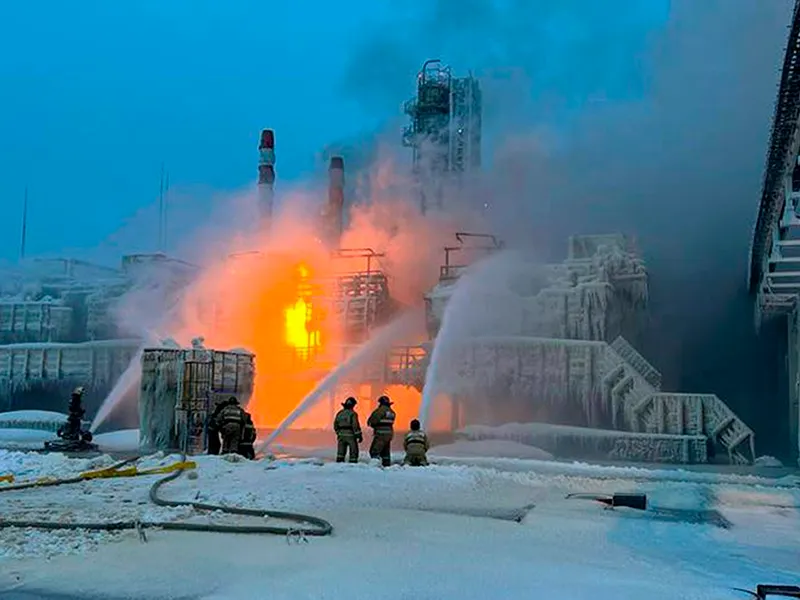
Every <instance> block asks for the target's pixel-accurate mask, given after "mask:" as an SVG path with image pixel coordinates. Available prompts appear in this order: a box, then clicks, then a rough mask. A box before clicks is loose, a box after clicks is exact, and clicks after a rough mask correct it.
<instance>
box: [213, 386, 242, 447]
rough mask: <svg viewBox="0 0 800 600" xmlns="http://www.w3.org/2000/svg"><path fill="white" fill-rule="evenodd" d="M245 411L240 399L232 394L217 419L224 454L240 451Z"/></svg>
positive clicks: (216, 424) (216, 423)
mask: <svg viewBox="0 0 800 600" xmlns="http://www.w3.org/2000/svg"><path fill="white" fill-rule="evenodd" d="M244 421H245V412H244V410H243V409H242V407H241V406H239V401H238V400H237V399H236V398H235V397H234V396H231V397H230V398H228V400H227V402H226V403H225V406H224V407H223V408H222V409H221V410H220V411H219V413H218V414H217V417H216V419H215V426H216V429H217V431H219V433H220V436H221V437H222V454H234V453H236V452H238V451H239V444H240V443H241V441H242V429H243V428H244Z"/></svg>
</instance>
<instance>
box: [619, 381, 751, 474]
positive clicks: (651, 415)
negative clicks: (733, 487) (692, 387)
mask: <svg viewBox="0 0 800 600" xmlns="http://www.w3.org/2000/svg"><path fill="white" fill-rule="evenodd" d="M632 413H633V420H632V422H631V425H632V426H633V427H634V428H635V429H634V430H635V431H642V432H647V433H671V434H677V435H705V436H707V437H708V438H709V439H711V440H712V441H713V442H714V443H715V444H716V445H719V446H720V447H721V448H723V449H724V450H725V451H726V452H727V453H728V458H729V460H730V462H731V463H734V464H750V463H752V462H753V460H755V434H754V433H753V430H752V429H750V428H749V427H748V426H747V425H745V424H744V422H743V421H742V420H741V419H740V418H739V417H738V416H736V414H735V413H734V412H733V411H732V410H731V409H730V408H729V407H728V405H727V404H725V403H724V402H723V401H722V400H721V399H720V398H719V397H718V396H716V395H715V394H676V393H655V394H651V395H650V396H648V397H646V398H643V399H642V400H640V401H639V402H638V403H637V404H636V405H635V406H633V407H632Z"/></svg>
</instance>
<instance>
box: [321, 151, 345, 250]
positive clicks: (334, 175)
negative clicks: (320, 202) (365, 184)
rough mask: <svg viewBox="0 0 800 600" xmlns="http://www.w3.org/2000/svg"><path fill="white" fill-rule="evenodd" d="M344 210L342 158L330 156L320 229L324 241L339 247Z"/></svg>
mask: <svg viewBox="0 0 800 600" xmlns="http://www.w3.org/2000/svg"><path fill="white" fill-rule="evenodd" d="M343 212H344V159H343V158H342V157H341V156H332V157H331V161H330V166H329V167H328V202H327V203H326V204H325V205H324V207H323V209H322V230H323V236H324V238H325V241H326V242H327V243H328V244H329V245H330V246H331V247H333V248H338V247H339V240H340V238H341V237H342V219H343V216H344V214H343Z"/></svg>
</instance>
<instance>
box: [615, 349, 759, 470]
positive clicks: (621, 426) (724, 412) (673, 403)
mask: <svg viewBox="0 0 800 600" xmlns="http://www.w3.org/2000/svg"><path fill="white" fill-rule="evenodd" d="M602 383H603V395H604V399H605V401H606V406H610V407H611V415H612V425H613V427H614V429H618V430H625V431H633V432H637V433H653V434H672V435H704V436H706V437H708V438H709V439H710V440H712V441H713V442H714V444H715V445H718V446H720V447H721V448H723V449H724V450H725V451H726V452H727V453H728V458H729V460H730V462H731V463H734V464H749V463H752V462H753V460H755V436H754V433H753V430H752V429H750V428H749V427H748V426H747V425H745V424H744V422H743V421H742V420H741V419H740V418H739V417H738V416H736V414H735V413H734V412H733V411H732V410H731V409H730V408H729V407H728V405H727V404H725V403H724V402H723V401H722V400H721V399H720V398H719V397H718V396H716V395H714V394H678V393H663V392H661V391H660V386H661V373H659V372H658V371H657V370H656V369H655V368H654V367H653V366H652V365H651V364H650V363H648V362H647V361H646V360H645V359H644V357H642V355H641V354H639V353H638V352H637V351H636V350H635V349H634V348H633V347H632V346H631V345H630V344H629V343H628V342H627V341H625V339H623V338H622V337H618V338H617V339H616V340H614V342H613V343H612V344H609V351H608V352H607V353H606V372H605V375H604V376H603V379H602Z"/></svg>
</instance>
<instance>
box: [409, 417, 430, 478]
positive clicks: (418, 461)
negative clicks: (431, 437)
mask: <svg viewBox="0 0 800 600" xmlns="http://www.w3.org/2000/svg"><path fill="white" fill-rule="evenodd" d="M403 450H405V451H406V456H405V458H404V459H403V464H404V465H411V466H412V467H427V466H428V434H426V433H425V432H424V431H422V429H421V428H420V424H419V421H418V420H417V419H413V420H412V421H411V430H410V431H409V432H408V433H407V434H406V437H405V439H404V440H403Z"/></svg>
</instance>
